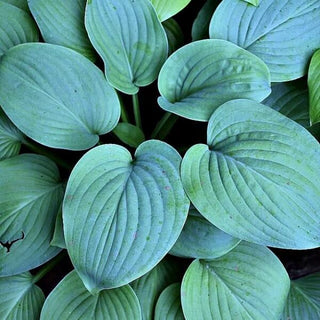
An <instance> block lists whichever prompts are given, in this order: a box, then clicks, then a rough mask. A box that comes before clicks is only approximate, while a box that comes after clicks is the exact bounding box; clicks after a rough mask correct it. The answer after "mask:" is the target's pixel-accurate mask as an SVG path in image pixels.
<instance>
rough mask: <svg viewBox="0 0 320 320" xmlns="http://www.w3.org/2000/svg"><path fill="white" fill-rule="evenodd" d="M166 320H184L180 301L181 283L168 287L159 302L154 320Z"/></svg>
mask: <svg viewBox="0 0 320 320" xmlns="http://www.w3.org/2000/svg"><path fill="white" fill-rule="evenodd" d="M164 319H166V320H184V316H183V312H182V308H181V301H180V283H173V284H171V285H170V286H168V287H167V288H166V289H165V290H163V292H162V293H161V295H160V297H159V299H158V301H157V305H156V309H155V316H154V320H164Z"/></svg>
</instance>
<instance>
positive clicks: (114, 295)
mask: <svg viewBox="0 0 320 320" xmlns="http://www.w3.org/2000/svg"><path fill="white" fill-rule="evenodd" d="M40 319H41V320H57V319H59V320H78V319H90V320H128V319H132V320H133V319H134V320H140V319H141V310H140V306H139V301H138V298H137V296H136V295H135V293H134V291H133V290H132V289H131V288H130V286H129V285H126V286H123V287H120V288H116V289H112V290H103V291H101V292H100V293H99V294H97V295H91V294H90V292H89V291H87V290H86V288H85V286H84V285H83V283H82V281H81V280H80V278H79V276H78V275H77V273H76V271H71V272H70V273H69V274H68V275H66V276H65V277H64V278H63V279H62V280H61V282H60V283H59V284H58V285H57V286H56V288H55V289H54V290H53V291H52V292H51V293H50V295H49V296H48V298H47V300H46V301H45V303H44V306H43V309H42V311H41V317H40Z"/></svg>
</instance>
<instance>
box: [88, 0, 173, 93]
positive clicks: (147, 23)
mask: <svg viewBox="0 0 320 320" xmlns="http://www.w3.org/2000/svg"><path fill="white" fill-rule="evenodd" d="M85 26H86V29H87V31H88V35H89V38H90V40H91V42H92V44H93V46H94V47H95V49H96V50H97V52H98V53H99V55H100V56H101V57H102V59H103V61H104V64H105V74H106V77H107V79H108V80H109V82H110V83H111V85H112V86H114V87H115V88H117V89H118V90H120V91H123V92H125V93H127V94H135V93H137V92H138V90H139V87H143V86H146V85H148V84H150V83H151V82H153V81H154V80H155V79H156V78H157V76H158V73H159V70H160V68H161V66H162V64H163V63H164V61H165V59H166V57H167V54H168V43H167V37H166V33H165V31H164V29H163V27H162V25H161V23H160V21H159V19H158V17H157V15H156V12H155V11H154V8H153V7H152V5H151V3H150V2H149V0H135V1H131V0H109V1H104V0H90V1H88V2H87V7H86V14H85Z"/></svg>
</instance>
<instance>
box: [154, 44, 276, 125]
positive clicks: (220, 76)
mask: <svg viewBox="0 0 320 320" xmlns="http://www.w3.org/2000/svg"><path fill="white" fill-rule="evenodd" d="M158 88H159V91H160V94H161V97H159V99H158V103H159V105H160V107H161V108H163V109H164V110H166V111H169V112H172V113H175V114H178V115H180V116H182V117H186V118H189V119H193V120H199V121H208V119H209V118H210V116H211V114H212V112H213V111H214V110H215V109H216V108H217V107H218V106H220V105H221V104H222V103H224V102H226V101H229V100H231V99H236V98H248V99H253V100H256V101H261V100H263V99H264V98H266V97H267V96H268V95H269V94H270V91H271V90H270V74H269V70H268V68H267V66H266V65H265V64H264V62H263V61H262V60H260V59H259V58H257V57H256V56H254V55H253V54H251V53H250V52H248V51H246V50H244V49H242V48H239V47H238V46H236V45H234V44H233V43H230V42H227V41H224V40H212V39H208V40H200V41H195V42H192V43H190V44H188V45H186V46H184V47H182V48H180V49H179V50H177V51H176V52H174V53H173V54H172V55H171V56H170V57H169V58H168V60H167V61H166V62H165V64H164V65H163V67H162V69H161V72H160V75H159V79H158Z"/></svg>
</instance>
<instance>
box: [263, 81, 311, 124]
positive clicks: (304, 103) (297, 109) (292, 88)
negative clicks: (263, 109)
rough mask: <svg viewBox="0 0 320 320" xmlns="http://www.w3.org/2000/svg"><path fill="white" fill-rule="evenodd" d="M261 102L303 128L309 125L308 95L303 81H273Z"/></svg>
mask: <svg viewBox="0 0 320 320" xmlns="http://www.w3.org/2000/svg"><path fill="white" fill-rule="evenodd" d="M271 90H272V91H271V94H270V95H269V96H268V97H267V98H266V99H265V100H263V102H262V103H263V104H265V105H267V106H269V107H271V108H273V109H275V110H277V111H279V112H281V113H282V114H284V115H285V116H287V117H288V118H290V119H292V120H294V121H296V122H298V123H299V124H301V125H302V126H303V127H305V128H309V127H310V122H309V97H308V88H307V87H306V84H305V81H300V80H297V81H293V82H285V83H274V84H273V85H272V86H271Z"/></svg>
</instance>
